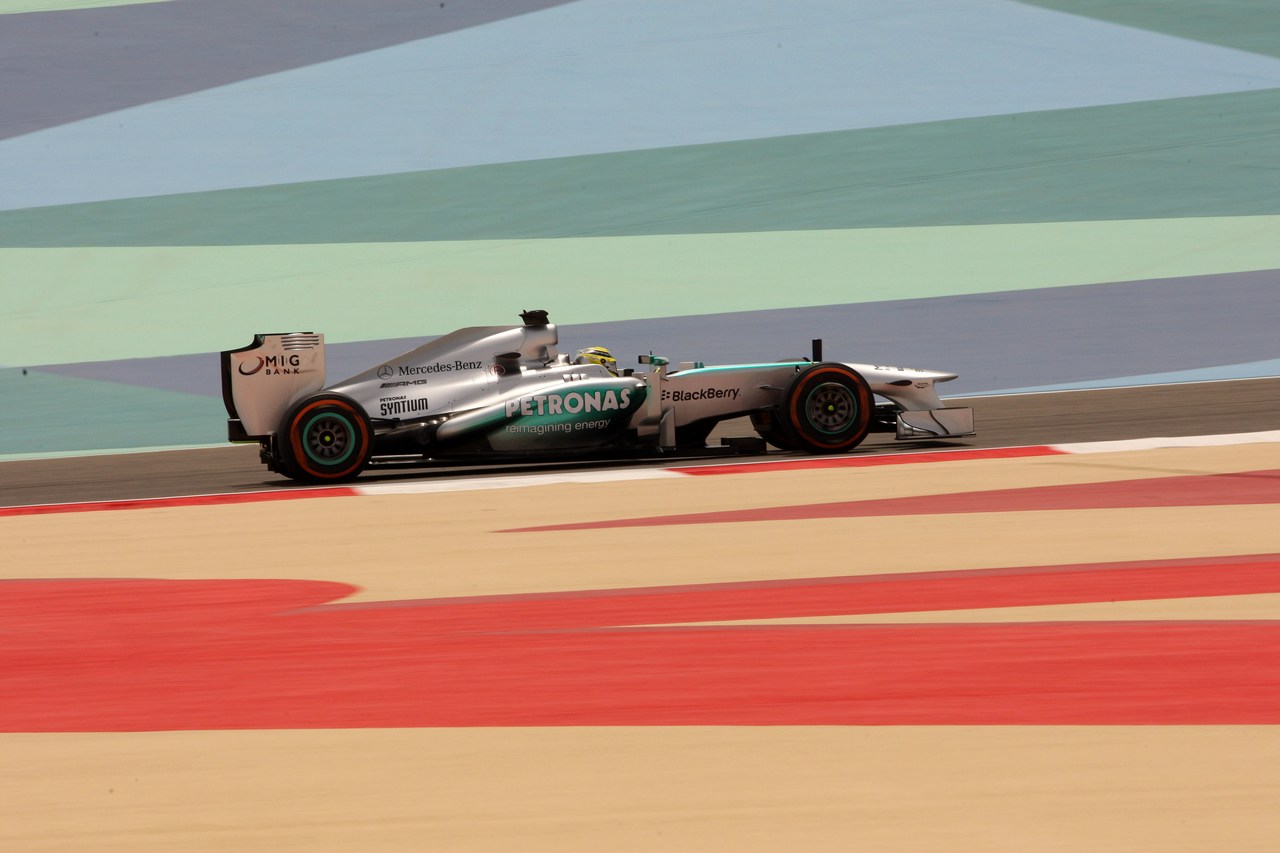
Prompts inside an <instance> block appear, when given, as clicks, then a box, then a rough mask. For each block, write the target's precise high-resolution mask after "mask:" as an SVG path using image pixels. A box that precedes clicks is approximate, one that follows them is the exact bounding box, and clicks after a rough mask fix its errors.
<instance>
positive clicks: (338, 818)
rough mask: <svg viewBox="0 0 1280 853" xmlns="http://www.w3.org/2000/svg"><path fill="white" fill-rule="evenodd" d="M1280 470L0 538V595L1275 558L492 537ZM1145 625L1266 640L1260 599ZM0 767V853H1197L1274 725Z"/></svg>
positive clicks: (224, 741) (440, 585) (94, 742)
mask: <svg viewBox="0 0 1280 853" xmlns="http://www.w3.org/2000/svg"><path fill="white" fill-rule="evenodd" d="M1277 467H1280V444H1254V445H1238V446H1231V447H1212V448H1177V449H1165V450H1149V451H1128V452H1119V453H1109V454H1091V455H1082V456H1065V457H1045V458H1038V459H1022V460H999V461H965V462H944V463H931V464H924V465H903V466H890V467H884V468H871V469H828V470H821V471H796V472H773V473H759V474H744V475H736V476H715V477H685V478H672V479H657V480H634V481H625V482H618V483H590V484H561V485H548V486H530V487H525V488H512V489H506V490H496V491H472V492H447V493H435V494H420V495H395V496H386V497H357V498H333V499H319V500H312V501H295V502H286V503H277V504H249V505H239V506H225V507H190V508H180V509H172V508H171V509H155V510H138V511H125V512H98V513H84V514H69V515H60V516H32V517H16V518H7V519H0V543H3V547H4V551H5V559H4V560H3V561H2V562H0V566H2V567H3V568H0V577H7V578H18V577H49V578H54V577H161V578H216V577H227V578H230V577H277V578H305V579H314V580H333V581H341V582H346V583H349V584H353V585H356V586H359V587H360V588H361V591H360V592H359V593H358V594H357V595H356V596H355V598H357V599H361V600H377V599H391V598H417V597H434V596H451V595H475V594H490V593H518V592H534V591H548V590H568V589H590V588H609V587H629V586H646V585H659V584H684V583H706V582H717V581H748V580H764V579H775V578H791V577H811V576H824V575H847V574H867V573H880V572H909V571H922V570H945V569H966V568H983V567H999V566H1019V565H1052V564H1059V563H1076V562H1090V561H1112V560H1149V559H1162V558H1179V557H1192V556H1213V555H1231V554H1248V553H1274V552H1280V528H1278V526H1277V525H1276V524H1275V523H1274V521H1275V518H1276V517H1277V507H1276V506H1275V505H1265V506H1240V507H1202V508H1188V509H1152V510H1124V511H1092V510H1091V511H1071V512H1067V511H1060V512H1029V513H1016V514H1015V513H994V514H980V515H970V516H962V515H953V516H915V517H902V518H872V519H831V520H815V521H798V522H769V523H760V524H735V525H723V524H720V525H694V526H683V527H671V528H636V529H622V530H600V531H564V532H543V533H498V532H495V531H497V530H499V529H501V528H503V527H510V526H513V525H514V524H517V523H518V524H550V523H556V522H566V521H577V520H589V519H604V518H616V517H630V516H637V515H651V514H660V513H674V512H682V511H686V512H687V511H694V510H703V511H705V510H717V509H734V508H746V507H759V506H770V505H781V504H789V503H808V502H818V501H832V500H856V499H864V498H867V499H869V498H877V497H897V496H907V495H919V494H929V493H941V492H951V491H965V490H982V489H994V488H1013V487H1019V486H1035V485H1055V484H1065V483H1077V482H1093V481H1103V480H1116V479H1126V478H1134V477H1158V476H1166V475H1179V474H1197V473H1222V472H1237V471H1249V470H1261V469H1267V468H1277ZM426 546H429V547H426ZM406 555H412V556H406ZM1243 599H1249V600H1247V601H1246V600H1243ZM1142 604H1144V605H1147V606H1148V607H1149V610H1148V612H1147V614H1146V618H1212V619H1219V618H1229V619H1256V618H1271V619H1275V618H1280V603H1278V602H1277V597H1276V596H1240V597H1222V598H1219V599H1198V600H1196V601H1194V602H1187V601H1180V602H1143V603H1142ZM1107 607H1108V605H1106V604H1103V605H1096V606H1084V605H1077V606H1076V608H1075V609H1074V610H1073V611H1072V612H1071V613H1070V615H1069V616H1066V617H1065V618H1093V617H1094V615H1097V614H1105V613H1107V612H1110V611H1108V610H1107ZM1197 607H1203V610H1201V611H1199V612H1197ZM916 618H918V619H919V620H921V621H949V620H952V619H953V618H964V619H972V618H1002V617H1001V614H999V613H998V612H988V613H986V614H985V615H984V614H977V613H966V614H952V613H923V614H916ZM1019 618H1032V619H1056V618H1063V617H1062V613H1061V611H1059V610H1058V609H1055V608H1037V609H1026V612H1023V613H1021V614H1019ZM1125 618H1128V617H1125ZM815 621H817V620H815ZM0 752H2V754H3V755H4V756H5V772H4V773H3V774H0V849H5V850H22V851H71V850H75V851H79V850H87V849H92V850H94V851H101V852H102V853H109V851H132V852H133V853H136V851H148V850H156V851H160V850H164V851H170V850H184V851H201V850H236V851H239V850H306V851H326V850H334V851H346V850H352V849H360V850H448V851H508V850H522V851H526V850H528V851H543V850H545V851H577V850H582V851H597V850H611V851H629V850H635V851H648V850H653V851H670V850H698V851H718V850H724V851H755V850H815V851H817V850H823V851H825V850H832V851H836V850H838V851H844V850H875V851H936V850H946V851H951V852H952V853H954V852H955V851H970V850H972V851H983V853H988V851H1001V850H1007V851H1079V850H1104V851H1105V850H1114V851H1133V850H1151V851H1161V853H1167V852H1168V851H1205V852H1206V853H1209V851H1221V850H1264V849H1269V848H1270V847H1271V846H1274V843H1275V840H1276V839H1277V838H1280V810H1278V809H1276V807H1275V805H1276V803H1277V802H1280V727H1270V726H1225V727H1217V726H1198V727H1173V726H1157V727H1136V726H1135V727H1038V726H1028V727H976V728H975V727H791V726H776V727H638V728H631V727H599V728H530V729H523V728H491V729H461V728H459V729H413V730H402V729H392V730H340V731H240V732H235V731H231V732H153V733H128V734H116V733H102V734H93V733H90V734H41V735H31V734H7V735H0Z"/></svg>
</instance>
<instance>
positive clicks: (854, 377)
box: [778, 362, 874, 453]
mask: <svg viewBox="0 0 1280 853" xmlns="http://www.w3.org/2000/svg"><path fill="white" fill-rule="evenodd" d="M873 409H874V400H873V397H872V394H871V386H869V385H868V384H867V380H865V379H863V378H862V376H861V374H859V373H858V371H856V370H854V369H853V368H851V367H847V366H845V365H843V364H836V363H832V362H824V363H822V364H815V365H814V366H813V367H811V368H809V369H808V370H806V371H804V372H803V373H800V374H797V375H796V377H795V379H793V380H792V381H791V384H790V385H788V386H787V390H786V391H785V392H783V395H782V407H781V410H780V411H779V413H778V425H779V427H780V428H781V430H782V433H783V435H784V436H785V437H786V439H787V440H788V441H790V442H791V444H792V446H793V447H795V448H796V449H797V450H804V451H807V452H809V453H841V452H843V451H846V450H852V449H853V448H855V447H857V446H858V445H859V444H860V443H861V442H862V440H863V439H864V438H866V437H867V433H868V432H870V431H871V414H872V411H873Z"/></svg>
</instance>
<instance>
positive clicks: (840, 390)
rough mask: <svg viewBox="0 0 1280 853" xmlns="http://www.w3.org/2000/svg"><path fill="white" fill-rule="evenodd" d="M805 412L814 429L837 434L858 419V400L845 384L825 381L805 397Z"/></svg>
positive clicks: (828, 433)
mask: <svg viewBox="0 0 1280 853" xmlns="http://www.w3.org/2000/svg"><path fill="white" fill-rule="evenodd" d="M804 413H805V418H806V419H807V420H808V421H809V423H810V424H812V425H813V427H814V429H816V430H818V431H819V432H823V433H826V434H827V435H837V434H839V433H841V432H844V431H845V430H847V429H848V428H849V427H850V426H851V425H852V424H854V423H855V422H856V421H857V418H858V401H857V399H856V398H855V397H854V396H853V392H852V391H850V390H849V389H848V388H846V387H845V386H843V385H840V384H838V383H835V382H824V383H822V384H821V385H818V386H817V387H815V388H814V389H813V390H812V391H810V392H809V396H808V397H807V398H805V404H804Z"/></svg>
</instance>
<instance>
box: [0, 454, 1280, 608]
mask: <svg viewBox="0 0 1280 853" xmlns="http://www.w3.org/2000/svg"><path fill="white" fill-rule="evenodd" d="M1273 468H1280V443H1278V442H1270V443H1259V444H1248V445H1232V446H1225V447H1198V448H1185V447H1184V448H1167V449H1160V450H1144V451H1127V452H1119V453H1100V454H1086V455H1072V456H1047V457H1035V458H1027V459H1007V460H987V461H972V460H970V461H956V462H933V463H926V464H914V465H912V464H908V465H892V466H884V467H876V468H844V469H840V468H829V469H819V470H807V471H789V472H784V471H774V472H768V473H751V474H741V475H721V476H702V477H672V478H669V479H640V480H623V481H619V482H603V483H600V482H597V483H561V484H554V485H545V486H526V487H522V488H511V489H500V490H478V491H458V492H438V493H426V494H396V495H385V496H382V495H380V496H363V497H350V498H326V499H320V500H308V501H285V502H273V503H256V504H241V505H231V506H214V507H170V508H157V509H146V510H130V511H118V512H93V513H73V514H67V515H37V516H19V517H13V518H3V519H0V541H3V542H4V543H5V547H6V551H7V554H6V557H7V559H6V560H5V561H4V563H3V569H0V577H9V578H35V577H44V578H101V577H160V578H241V577H247V578H261V577H271V578H296V579H304V580H322V581H334V582H338V583H345V584H350V585H353V586H356V587H358V588H359V590H358V591H357V592H356V593H355V594H353V595H352V596H351V597H350V598H349V599H346V600H348V601H383V600H395V599H413V598H436V597H449V596H470V595H505V594H518V593H533V592H554V591H564V590H583V589H618V588H627V587H645V586H663V585H675V584H697V583H731V582H740V581H759V580H774V579H784V578H808V577H827V576H837V575H865V574H881V573H894V572H918V571H940V570H947V569H980V568H999V567H1016V566H1024V565H1027V566H1034V565H1059V564H1070V563H1088V562H1103V561H1108V562H1109V561H1123V560H1151V559H1172V558H1178V557H1185V556H1223V555H1232V554H1253V553H1280V526H1278V525H1276V524H1275V523H1274V521H1275V518H1276V517H1277V516H1276V512H1277V510H1276V506H1275V505H1272V504H1264V505H1256V506H1218V507H1187V508H1155V509H1129V510H1124V511H1120V512H1117V511H1112V510H1075V511H1056V512H1027V513H975V514H967V515H961V514H958V515H934V516H891V517H882V518H846V519H815V520H803V521H775V522H762V523H752V524H743V523H739V524H694V525H676V526H667V527H638V528H618V529H600V530H578V531H544V532H530V533H519V532H510V533H504V532H499V531H501V530H503V529H505V528H513V527H527V526H537V525H547V524H557V523H565V522H571V521H593V520H606V519H617V518H630V517H636V516H653V515H667V514H680V513H692V512H712V511H720V510H734V509H748V508H758V507H770V506H785V505H795V504H809V503H822V502H828V501H850V500H872V499H879V498H894V497H907V496H913V495H926V494H943V493H950V492H966V491H981V490H986V489H1009V488H1026V487H1035V486H1053V485H1067V484H1073V483H1088V482H1103V481H1114V480H1125V479H1134V478H1146V477H1164V476H1179V475H1187V474H1212V473H1226V472H1237V471H1249V470H1262V469H1273ZM1277 502H1278V503H1280V496H1278V498H1277ZM406 555H411V556H406ZM1242 603H1243V602H1242ZM1160 606H1162V605H1152V608H1153V617H1154V618H1160V617H1161V613H1162V612H1161V611H1160V610H1159V608H1160ZM1169 606H1171V607H1175V608H1176V607H1177V604H1176V603H1170V605H1169ZM1085 609H1089V608H1087V607H1083V606H1075V608H1074V612H1075V613H1077V614H1079V613H1080V612H1081V611H1082V610H1085ZM1177 612H1180V611H1177ZM1272 612H1273V618H1280V610H1274V611H1272ZM945 615H946V617H947V618H950V615H951V614H945ZM991 615H992V616H999V615H1001V612H996V613H994V614H991ZM1168 615H1171V614H1168ZM859 618H867V617H859ZM894 618H897V617H894ZM928 618H931V619H937V618H940V617H939V615H938V614H932V615H930V616H929V617H928ZM1073 618H1074V617H1073Z"/></svg>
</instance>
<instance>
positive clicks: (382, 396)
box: [222, 311, 973, 483]
mask: <svg viewBox="0 0 1280 853" xmlns="http://www.w3.org/2000/svg"><path fill="white" fill-rule="evenodd" d="M520 316H521V319H522V320H523V321H524V322H523V324H522V325H518V326H484V327H474V328H467V329H459V330H458V331H456V332H453V333H451V334H448V335H445V336H443V337H440V338H437V339H436V340H434V341H431V342H430V343H428V344H425V345H423V346H420V347H418V348H417V349H413V350H410V351H409V352H406V353H404V354H402V355H399V356H397V357H395V358H393V359H391V360H389V361H387V362H386V363H384V364H378V365H375V366H374V367H372V368H370V369H368V370H366V371H364V372H363V373H359V374H357V375H356V376H353V377H351V378H350V379H347V380H344V381H342V382H339V383H337V384H334V385H326V384H325V362H324V337H323V336H322V335H318V334H313V333H310V332H307V333H302V332H297V333H292V334H260V335H256V336H254V339H253V343H251V344H249V345H248V346H246V347H242V348H240V349H234V350H227V351H225V352H223V353H222V393H223V399H224V401H225V403H226V407H227V413H228V414H229V416H230V419H229V420H228V422H227V431H228V437H229V439H230V440H231V441H233V442H257V443H259V445H260V446H261V458H262V461H263V462H264V463H265V464H266V465H267V467H268V468H269V469H270V470H272V471H276V472H279V473H281V474H284V475H285V476H287V477H291V478H293V479H295V480H301V481H303V482H310V483H335V482H342V481H345V480H350V479H352V478H353V477H355V476H357V475H358V474H359V473H360V472H361V471H363V470H364V469H365V468H366V467H368V466H369V465H370V464H374V465H390V464H397V465H405V464H427V465H429V464H436V463H447V462H457V461H473V462H474V461H486V460H488V461H495V462H496V461H501V460H508V459H517V458H518V459H539V458H542V459H556V458H567V457H570V456H581V455H586V454H599V453H612V454H622V455H635V454H641V455H643V454H649V453H657V454H663V453H674V452H686V451H696V450H698V449H705V448H706V442H707V438H708V436H709V435H710V433H711V430H712V429H713V428H714V427H715V425H716V424H717V423H719V422H720V421H722V420H725V419H728V418H738V417H744V416H747V417H750V419H751V424H752V427H753V428H754V430H755V432H756V433H757V434H758V435H759V437H760V439H764V441H766V442H768V443H769V444H772V445H774V446H775V447H779V448H782V449H785V450H796V451H803V452H808V453H839V452H842V451H847V450H851V449H852V448H854V447H856V446H857V445H858V444H859V443H860V442H861V441H862V440H863V439H864V438H866V436H867V434H868V433H869V432H871V431H873V430H876V431H891V432H895V433H896V434H897V437H898V438H899V439H935V438H952V437H957V436H965V435H972V434H973V411H972V410H971V409H967V408H948V407H946V406H944V405H943V403H942V401H941V400H940V399H939V398H938V394H937V391H936V390H935V388H934V384H935V383H937V382H945V381H947V380H950V379H954V378H955V374H953V373H940V372H936V371H930V370H912V369H908V368H902V367H882V366H876V365H868V364H846V363H842V362H828V361H822V359H821V352H820V350H821V342H820V341H814V353H813V358H812V359H801V360H795V361H774V362H762V363H758V364H725V365H714V366H712V365H704V364H702V363H699V362H687V363H682V364H679V365H676V366H674V367H673V366H672V365H670V364H669V363H668V362H667V360H666V359H664V358H662V357H660V356H655V355H644V356H640V358H639V363H640V365H641V367H642V368H644V369H647V372H639V371H633V370H622V371H619V370H618V368H617V363H616V362H615V361H614V359H613V357H612V356H611V355H610V354H609V352H608V350H606V349H604V348H603V347H588V348H586V349H583V350H579V351H578V352H577V354H576V355H575V356H574V357H570V356H568V355H566V354H564V353H561V352H559V351H558V350H557V344H558V343H559V335H558V333H557V331H556V327H555V325H554V324H552V323H550V322H549V321H548V319H547V312H546V311H526V312H524V313H523V314H521V315H520ZM877 397H879V398H882V400H883V402H881V401H878V400H877V399H876V398H877ZM752 442H753V443H754V444H755V446H756V448H758V449H763V448H764V442H761V441H759V439H753V440H752ZM739 446H742V447H749V446H750V444H749V443H748V442H740V443H739Z"/></svg>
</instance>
